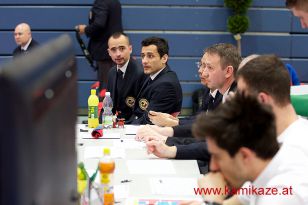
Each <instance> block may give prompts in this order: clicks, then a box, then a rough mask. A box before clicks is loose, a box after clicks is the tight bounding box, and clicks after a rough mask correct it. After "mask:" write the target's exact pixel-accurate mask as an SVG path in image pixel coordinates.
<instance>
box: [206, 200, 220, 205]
mask: <svg viewBox="0 0 308 205" xmlns="http://www.w3.org/2000/svg"><path fill="white" fill-rule="evenodd" d="M204 204H205V205H222V204H221V203H217V202H214V201H204Z"/></svg>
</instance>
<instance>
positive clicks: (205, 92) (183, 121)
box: [179, 86, 222, 126]
mask: <svg viewBox="0 0 308 205" xmlns="http://www.w3.org/2000/svg"><path fill="white" fill-rule="evenodd" d="M201 92H202V94H201V96H202V98H201V99H200V101H201V105H200V107H199V108H198V110H197V112H196V113H195V114H194V115H192V116H189V117H185V118H180V121H179V125H181V126H182V125H187V124H188V125H191V124H192V123H193V122H194V121H195V120H196V117H197V115H198V114H199V113H201V112H206V111H207V109H208V103H209V97H210V89H209V88H208V87H206V86H204V87H203V88H202V90H201ZM215 98H216V99H215V107H216V106H217V105H218V104H219V103H220V102H219V103H218V101H219V99H220V98H222V96H219V95H216V96H215ZM216 104H217V105H216Z"/></svg>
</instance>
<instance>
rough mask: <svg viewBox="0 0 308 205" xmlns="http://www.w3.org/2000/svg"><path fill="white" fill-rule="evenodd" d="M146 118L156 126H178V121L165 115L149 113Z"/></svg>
mask: <svg viewBox="0 0 308 205" xmlns="http://www.w3.org/2000/svg"><path fill="white" fill-rule="evenodd" d="M148 116H149V118H150V120H151V122H152V123H153V124H155V125H158V126H162V127H164V126H167V127H174V126H177V125H179V119H178V118H176V117H173V116H172V115H170V114H167V113H162V112H155V111H150V112H149V115H148Z"/></svg>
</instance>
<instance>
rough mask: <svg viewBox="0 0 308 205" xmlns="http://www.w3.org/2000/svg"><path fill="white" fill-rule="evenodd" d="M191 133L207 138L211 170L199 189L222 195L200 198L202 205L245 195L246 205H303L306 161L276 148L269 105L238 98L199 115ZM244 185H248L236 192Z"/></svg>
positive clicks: (284, 148) (288, 148)
mask: <svg viewBox="0 0 308 205" xmlns="http://www.w3.org/2000/svg"><path fill="white" fill-rule="evenodd" d="M256 113H257V114H256ZM193 129H194V133H195V135H196V136H198V137H203V138H205V139H206V140H207V144H208V149H209V152H210V153H211V163H210V169H211V171H212V172H211V173H209V174H208V175H206V176H205V177H204V178H203V179H201V180H199V186H200V187H202V188H204V189H217V190H221V191H222V194H216V195H214V194H205V195H203V197H204V199H205V201H206V204H211V203H212V204H213V203H215V204H223V200H224V198H225V197H226V195H228V194H230V193H231V194H235V195H237V194H245V193H250V194H251V197H250V203H249V204H256V205H263V204H264V205H267V204H275V205H284V204H285V205H286V204H298V205H299V204H307V199H308V194H307V190H308V186H307V184H308V183H307V182H308V178H307V177H306V173H307V171H308V166H307V157H306V156H305V154H304V153H303V152H302V151H301V150H300V149H297V148H296V147H292V146H285V144H283V145H282V147H281V148H280V150H279V144H278V142H277V130H279V129H278V128H277V129H276V123H275V115H274V113H272V110H271V107H270V106H268V105H264V104H261V103H260V102H258V99H257V98H255V97H253V96H250V95H248V96H245V95H244V94H237V95H236V96H235V97H234V98H233V99H231V100H230V101H228V102H226V103H225V104H223V105H222V106H221V107H220V108H219V109H217V110H215V111H214V112H212V113H209V114H208V115H205V114H202V115H200V117H199V118H198V119H197V121H196V124H195V125H194V128H193ZM278 150H279V151H278ZM246 181H251V182H252V184H251V186H250V187H246V189H243V188H241V186H242V185H243V184H244V182H246ZM240 188H241V189H240ZM187 204H192V203H187ZM195 204H196V203H195Z"/></svg>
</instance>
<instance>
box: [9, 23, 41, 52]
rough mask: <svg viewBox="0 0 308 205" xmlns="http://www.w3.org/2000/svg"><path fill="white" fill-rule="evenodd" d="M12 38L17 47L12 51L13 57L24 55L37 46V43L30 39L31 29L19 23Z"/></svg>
mask: <svg viewBox="0 0 308 205" xmlns="http://www.w3.org/2000/svg"><path fill="white" fill-rule="evenodd" d="M14 38H15V42H16V44H17V45H18V46H17V47H16V48H15V49H14V51H13V57H16V56H18V55H20V54H25V53H27V52H29V51H30V50H31V49H33V48H35V47H36V46H38V45H39V44H38V42H36V41H35V40H34V39H33V38H32V34H31V28H30V26H29V25H28V24H26V23H21V24H18V25H17V26H16V28H15V31H14Z"/></svg>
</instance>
